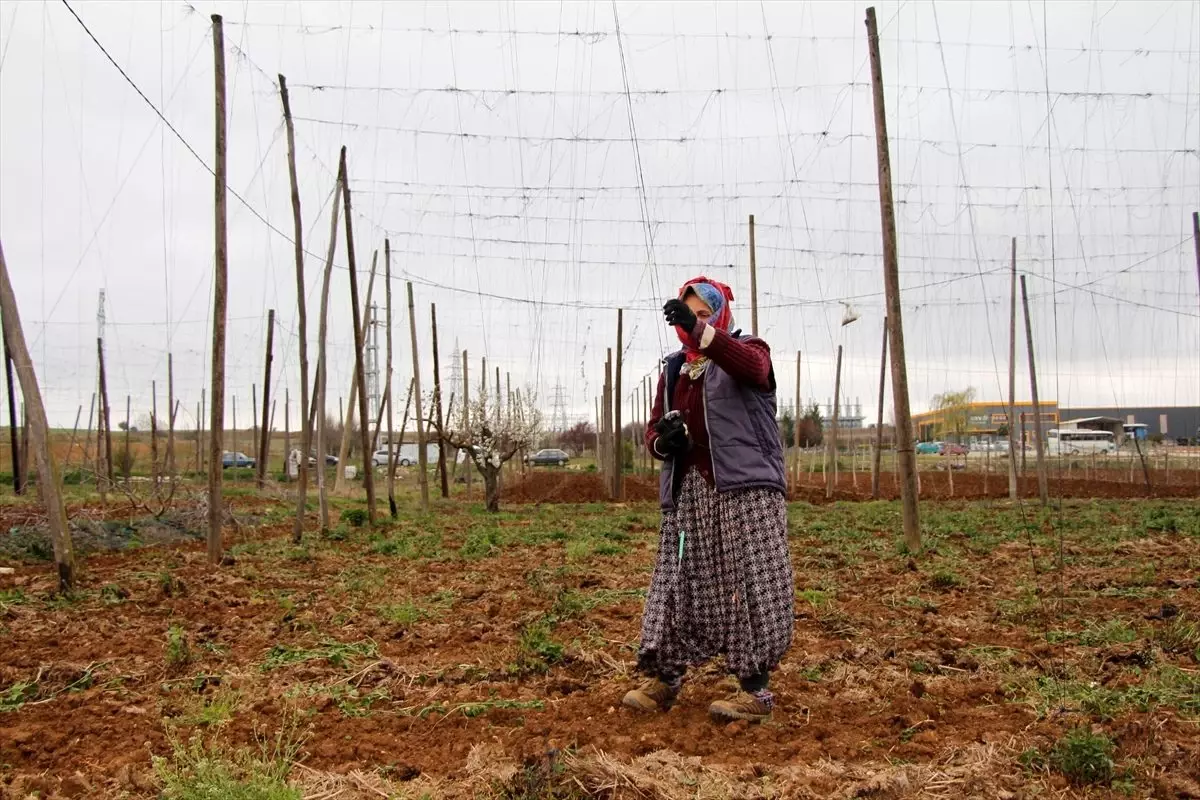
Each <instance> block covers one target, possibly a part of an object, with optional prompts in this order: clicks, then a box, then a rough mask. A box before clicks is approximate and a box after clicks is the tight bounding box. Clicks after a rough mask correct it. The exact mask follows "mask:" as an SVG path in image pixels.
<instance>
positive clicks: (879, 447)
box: [871, 316, 888, 500]
mask: <svg viewBox="0 0 1200 800" xmlns="http://www.w3.org/2000/svg"><path fill="white" fill-rule="evenodd" d="M887 346H888V319H887V317H886V316H885V317H884V318H883V355H881V356H880V357H879V408H878V409H876V411H875V455H874V457H873V459H872V461H871V499H872V500H878V499H879V470H880V467H881V466H882V465H883V393H884V389H885V388H886V378H887V349H888V347H887Z"/></svg>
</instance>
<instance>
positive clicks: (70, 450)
mask: <svg viewBox="0 0 1200 800" xmlns="http://www.w3.org/2000/svg"><path fill="white" fill-rule="evenodd" d="M82 416H83V403H80V404H79V408H77V409H76V410H75V425H74V427H72V428H71V443H70V444H68V445H67V461H66V466H67V467H68V468H70V466H71V456H72V454H73V453H74V452H75V436H76V434H78V433H79V418H80V417H82ZM1170 477H1171V476H1170V474H1168V475H1167V482H1168V483H1170Z"/></svg>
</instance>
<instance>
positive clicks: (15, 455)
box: [4, 335, 25, 494]
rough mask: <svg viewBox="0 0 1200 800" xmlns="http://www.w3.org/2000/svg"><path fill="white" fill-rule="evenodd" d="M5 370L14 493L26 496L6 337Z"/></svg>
mask: <svg viewBox="0 0 1200 800" xmlns="http://www.w3.org/2000/svg"><path fill="white" fill-rule="evenodd" d="M4 370H5V373H6V374H7V376H8V441H9V446H10V447H11V448H12V465H13V467H12V471H13V491H14V492H15V493H16V494H24V493H25V487H24V486H23V485H22V484H21V443H20V439H19V437H18V436H17V395H16V388H15V387H16V381H15V380H14V379H13V360H12V352H11V350H10V349H9V346H8V336H7V335H6V336H5V337H4Z"/></svg>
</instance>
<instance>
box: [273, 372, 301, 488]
mask: <svg viewBox="0 0 1200 800" xmlns="http://www.w3.org/2000/svg"><path fill="white" fill-rule="evenodd" d="M291 405H292V398H291V392H290V391H289V390H288V387H287V386H285V387H283V476H284V480H291V476H290V475H288V467H287V464H288V459H289V458H291V457H292V420H291V414H290V409H291ZM272 413H274V410H272ZM300 424H301V426H303V425H304V423H303V422H301V423H300ZM301 452H304V451H301ZM300 461H301V462H302V463H304V465H305V466H307V465H308V453H307V452H304V455H302V456H301V457H300ZM296 468H297V470H299V468H300V467H299V465H297V467H296Z"/></svg>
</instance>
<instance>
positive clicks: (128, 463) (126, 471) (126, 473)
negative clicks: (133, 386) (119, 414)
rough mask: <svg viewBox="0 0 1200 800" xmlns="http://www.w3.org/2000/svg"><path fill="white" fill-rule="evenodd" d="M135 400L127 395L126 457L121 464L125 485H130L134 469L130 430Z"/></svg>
mask: <svg viewBox="0 0 1200 800" xmlns="http://www.w3.org/2000/svg"><path fill="white" fill-rule="evenodd" d="M132 413H133V398H132V397H130V396H129V395H125V457H124V458H123V459H122V462H121V477H122V478H123V479H124V480H125V485H126V486H128V485H129V478H130V471H131V470H132V469H133V451H132V450H130V449H129V429H130V427H131V426H132V419H131V417H132Z"/></svg>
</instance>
